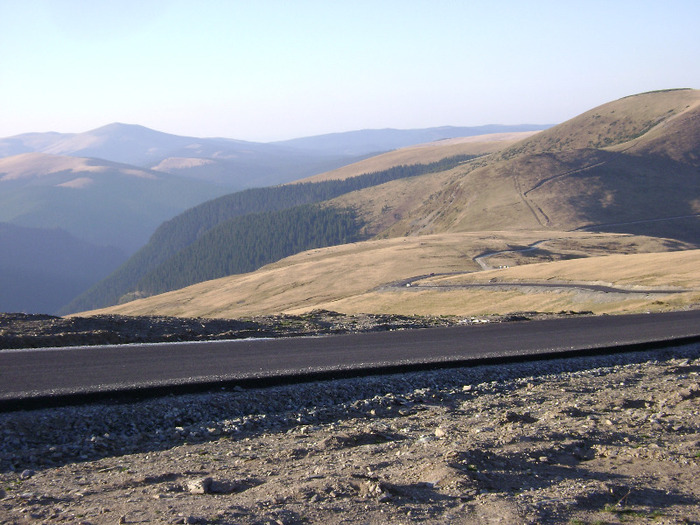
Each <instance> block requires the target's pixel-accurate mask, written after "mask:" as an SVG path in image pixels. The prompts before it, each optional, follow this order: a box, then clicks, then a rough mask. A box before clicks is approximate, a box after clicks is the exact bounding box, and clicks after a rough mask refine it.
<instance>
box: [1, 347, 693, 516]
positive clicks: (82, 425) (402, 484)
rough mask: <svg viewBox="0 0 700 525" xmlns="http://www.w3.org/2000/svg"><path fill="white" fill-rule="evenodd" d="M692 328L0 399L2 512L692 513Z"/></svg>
mask: <svg viewBox="0 0 700 525" xmlns="http://www.w3.org/2000/svg"><path fill="white" fill-rule="evenodd" d="M699 379H700V345H697V344H696V345H689V346H685V347H680V348H673V349H666V350H656V351H650V352H640V353H635V354H626V355H616V356H603V357H600V356H599V357H588V358H576V359H568V360H553V361H544V362H536V363H526V364H511V365H501V366H495V365H494V366H481V367H474V368H462V369H453V370H441V371H434V372H421V373H410V374H401V375H391V376H381V377H370V378H362V379H352V380H338V381H330V382H323V383H310V384H306V385H292V386H284V387H275V388H268V389H256V390H238V391H233V392H218V393H215V394H199V395H190V396H179V397H175V396H172V397H167V398H161V399H153V400H149V401H143V402H140V403H129V404H115V405H108V404H96V405H91V406H83V407H72V408H56V409H51V410H38V411H32V412H17V413H10V414H0V436H2V445H1V446H0V522H2V523H11V524H14V523H18V524H19V523H82V524H89V523H93V524H102V523H105V524H118V523H218V524H234V523H240V524H294V523H326V524H335V523H389V522H391V523H396V524H401V523H474V524H476V523H480V524H481V523H504V524H517V523H532V524H534V523H556V524H559V523H561V524H570V525H573V524H577V525H582V524H594V523H597V524H603V523H655V524H658V523H666V524H671V523H674V524H680V523H686V524H687V523H700V483H698V479H700V434H699V433H698V429H699V427H700V386H699V383H700V381H699Z"/></svg>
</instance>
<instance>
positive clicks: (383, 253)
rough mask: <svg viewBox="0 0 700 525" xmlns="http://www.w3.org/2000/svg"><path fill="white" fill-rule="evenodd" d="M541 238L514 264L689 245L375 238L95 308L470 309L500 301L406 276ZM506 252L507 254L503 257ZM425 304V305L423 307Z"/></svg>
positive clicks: (464, 267)
mask: <svg viewBox="0 0 700 525" xmlns="http://www.w3.org/2000/svg"><path fill="white" fill-rule="evenodd" d="M543 240H544V241H546V244H544V245H543V246H540V248H541V249H540V250H539V251H533V252H531V253H530V254H529V256H527V255H526V253H527V252H514V253H512V254H511V257H512V258H511V259H509V260H510V262H511V263H512V262H515V261H519V262H520V263H521V264H522V263H532V262H539V261H543V260H544V261H552V260H555V261H556V260H562V259H566V258H569V257H575V258H578V257H583V256H585V255H586V254H589V255H599V254H602V253H610V252H621V253H631V254H638V253H648V252H658V251H663V250H667V249H678V248H687V247H688V246H687V245H679V244H677V243H675V242H672V241H667V240H661V239H655V238H649V237H638V236H631V235H615V234H592V233H582V232H571V233H561V232H559V233H552V232H542V231H528V232H524V231H523V232H516V233H510V232H482V233H457V234H439V235H429V236H421V237H408V238H400V239H387V240H374V241H366V242H360V243H354V244H346V245H342V246H334V247H329V248H323V249H317V250H311V251H307V252H303V253H300V254H297V255H294V256H292V257H288V258H286V259H283V260H281V261H279V262H277V263H274V264H270V265H267V266H265V267H263V268H261V269H260V270H257V271H255V272H253V273H247V274H243V275H234V276H230V277H224V278H222V279H217V280H213V281H207V282H203V283H199V284H196V285H193V286H190V287H188V288H183V289H180V290H175V291H172V292H168V293H165V294H161V295H157V296H153V297H149V298H145V299H140V300H137V301H133V302H130V303H126V304H123V305H119V306H116V307H111V308H108V309H105V310H98V311H95V312H92V313H122V314H127V315H154V314H156V313H158V314H160V315H175V316H184V317H192V316H202V317H222V318H226V317H241V316H246V315H254V314H264V313H278V312H289V313H291V312H295V313H299V312H304V311H309V310H312V309H314V308H326V309H330V310H337V311H343V312H354V313H357V312H366V313H367V312H369V313H372V312H382V311H383V312H390V313H411V312H413V313H428V312H429V311H430V310H434V312H433V313H436V314H454V315H467V314H470V315H471V314H473V313H476V312H477V310H479V309H482V310H483V309H484V308H486V310H488V309H491V310H493V309H498V308H500V306H499V305H498V303H496V302H488V301H487V302H486V303H483V302H482V303H481V304H480V305H477V304H474V305H471V304H470V303H471V301H470V300H469V297H470V295H469V294H468V293H467V292H465V291H457V292H450V293H448V292H434V291H433V292H425V294H423V295H416V292H414V288H412V287H411V289H410V290H409V289H408V288H407V287H406V285H405V282H404V281H405V280H406V279H411V278H414V277H416V276H421V275H422V276H425V277H428V276H429V275H430V274H441V273H450V274H451V273H458V274H460V275H462V274H464V273H468V272H478V271H479V270H480V269H481V267H480V265H479V264H478V262H477V261H475V258H476V257H478V256H479V255H482V254H484V253H487V252H495V251H500V250H509V249H518V250H519V249H522V248H526V247H528V246H529V245H531V244H533V243H535V242H538V241H543ZM681 253H685V252H681ZM689 253H690V252H689ZM696 256H697V255H696ZM503 257H505V255H501V258H503ZM596 259H597V258H595V257H592V258H589V259H585V260H586V261H595V260H596ZM503 260H505V259H502V261H503ZM551 264H558V263H557V262H553V263H551ZM528 267H529V266H528ZM665 269H666V270H668V267H665ZM415 290H418V289H417V288H416V289H415ZM421 293H422V292H421ZM405 294H409V295H408V296H406V295H405ZM409 299H410V300H409ZM422 302H424V303H425V304H424V305H423V306H420V304H419V303H422ZM523 304H524V303H521V304H520V308H519V309H521V310H523V309H525V310H533V309H539V308H535V305H534V304H533V307H532V308H527V307H525V308H522V306H523ZM559 309H563V308H559ZM567 309H568V308H567ZM574 309H578V308H574ZM544 310H546V309H544ZM557 311H558V310H557ZM484 312H485V310H484ZM484 312H481V313H484Z"/></svg>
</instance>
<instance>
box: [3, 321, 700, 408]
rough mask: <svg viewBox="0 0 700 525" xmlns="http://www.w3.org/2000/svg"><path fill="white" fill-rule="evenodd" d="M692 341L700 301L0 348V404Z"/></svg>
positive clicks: (696, 337) (699, 331)
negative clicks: (248, 335)
mask: <svg viewBox="0 0 700 525" xmlns="http://www.w3.org/2000/svg"><path fill="white" fill-rule="evenodd" d="M669 341H672V342H675V343H679V342H689V341H700V310H694V311H684V312H673V313H664V314H639V315H627V316H598V317H573V318H562V319H552V320H546V321H528V322H510V323H500V324H490V325H489V324H486V325H479V326H461V327H454V328H440V329H420V330H404V331H395V332H374V333H367V334H353V335H337V336H323V337H298V338H285V339H258V340H238V341H215V342H198V343H174V344H173V343H160V344H147V345H121V346H119V345H116V346H99V347H72V348H48V349H26V350H5V351H0V410H5V411H7V410H18V409H23V408H37V407H43V406H52V405H57V404H65V403H75V402H87V401H91V400H95V399H99V398H103V397H108V396H113V395H116V394H119V395H137V394H138V395H142V394H143V395H162V394H166V393H179V392H186V391H197V390H204V389H210V388H214V387H232V386H261V385H266V384H274V383H280V382H291V381H305V380H310V379H323V378H334V377H348V376H357V375H366V374H373V373H384V372H389V371H393V372H396V371H404V370H413V369H425V368H433V367H438V366H439V367H444V366H465V365H474V364H478V363H481V362H485V361H488V362H494V361H496V362H498V361H501V360H503V361H508V360H514V359H518V360H521V359H530V358H532V357H533V356H534V357H535V358H537V357H539V358H541V357H543V356H549V355H560V354H561V355H571V353H572V352H573V353H577V352H579V353H580V352H592V351H601V350H602V349H609V348H617V349H620V348H629V347H634V348H640V347H642V348H643V347H646V346H649V345H659V344H668V342H669Z"/></svg>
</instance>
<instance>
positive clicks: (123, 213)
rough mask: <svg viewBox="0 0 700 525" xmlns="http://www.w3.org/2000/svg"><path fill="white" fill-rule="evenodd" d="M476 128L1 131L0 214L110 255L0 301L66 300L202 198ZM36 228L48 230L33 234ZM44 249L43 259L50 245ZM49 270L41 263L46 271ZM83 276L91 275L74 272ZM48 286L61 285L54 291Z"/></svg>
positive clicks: (27, 306) (9, 248)
mask: <svg viewBox="0 0 700 525" xmlns="http://www.w3.org/2000/svg"><path fill="white" fill-rule="evenodd" d="M531 127H534V128H537V127H538V126H531ZM543 127H545V126H539V128H543ZM511 128H512V127H509V126H502V127H497V129H501V130H510V129H511ZM518 129H519V128H518ZM477 132H478V129H476V128H445V129H443V128H440V129H439V130H434V129H428V130H382V131H380V132H375V130H366V131H363V132H353V133H347V134H338V135H333V137H332V142H333V144H335V145H336V146H337V150H334V149H333V148H332V147H329V139H328V138H327V137H325V136H322V137H318V138H313V137H310V138H307V139H303V140H302V141H301V142H300V143H299V145H298V146H297V145H296V143H295V141H289V143H286V142H279V143H271V144H264V143H254V142H246V141H240V140H233V139H225V138H195V137H182V136H177V135H171V134H167V133H161V132H158V131H154V130H151V129H148V128H145V127H143V126H137V125H130V124H120V123H114V124H109V125H107V126H104V127H101V128H98V129H95V130H91V131H88V132H84V133H76V134H65V133H55V132H49V133H27V134H22V135H17V136H14V137H8V138H4V139H0V223H6V224H7V225H8V227H9V225H14V226H21V227H24V228H28V229H29V230H26V231H28V232H29V231H31V232H33V233H32V237H33V238H36V239H39V238H46V235H49V236H50V235H51V233H52V232H54V233H55V232H56V231H59V230H60V231H61V232H62V235H63V234H65V235H69V236H71V237H72V238H73V240H74V241H76V242H83V243H88V244H89V245H91V246H93V250H94V251H95V252H96V253H98V252H101V251H102V250H103V249H107V250H108V251H109V253H110V254H111V256H110V258H109V259H104V258H97V259H94V260H93V262H94V264H96V265H98V267H96V268H95V269H94V272H87V273H85V272H83V275H82V276H76V277H78V278H77V280H74V282H75V283H82V284H81V285H80V286H82V287H83V289H79V288H80V286H77V285H76V286H72V287H64V286H62V285H61V282H63V281H67V280H70V279H69V278H68V277H67V276H65V275H62V276H61V277H59V276H58V275H54V278H55V279H58V280H59V281H61V282H57V283H56V285H55V286H54V285H51V286H48V285H47V286H45V287H44V290H45V293H44V295H45V296H52V299H51V300H49V301H48V303H47V302H46V301H44V299H43V298H42V299H41V300H39V298H38V294H36V293H35V292H34V291H30V290H33V289H34V287H33V285H31V283H30V281H31V279H29V277H27V278H26V279H15V281H14V282H15V283H16V286H14V287H13V290H14V291H13V293H12V297H13V298H16V299H18V302H14V303H7V302H3V301H1V300H0V310H7V309H12V308H14V307H12V306H11V304H22V305H24V306H23V308H22V309H24V310H28V311H45V304H59V303H62V304H65V303H68V302H69V301H70V300H71V299H72V298H73V297H74V296H75V295H78V292H82V291H84V289H85V288H87V287H88V286H89V285H90V284H94V281H95V280H97V279H99V277H103V276H104V275H106V274H107V273H109V271H111V270H113V269H114V268H115V267H116V266H118V264H119V263H121V262H123V261H124V260H125V259H126V258H127V257H128V256H130V255H132V254H133V253H134V252H135V251H136V250H138V249H139V248H140V247H141V246H143V245H144V244H145V243H146V242H147V241H148V239H149V237H150V235H151V234H152V233H153V232H154V231H155V230H156V228H157V227H158V226H159V225H160V224H161V223H162V222H163V221H166V220H168V219H170V218H172V217H173V216H175V215H177V214H178V213H180V212H182V211H183V210H185V209H187V208H190V207H192V206H195V205H197V204H199V203H202V202H205V201H207V200H209V199H211V198H214V197H218V196H222V195H225V194H228V193H230V192H232V191H236V190H240V189H243V188H254V187H264V186H269V185H275V184H280V183H285V182H291V181H294V180H297V179H299V178H303V177H307V176H311V175H315V174H318V173H321V172H324V171H326V170H328V169H329V168H335V167H339V166H344V165H346V164H348V163H352V162H353V161H356V160H358V159H359V158H362V157H363V156H366V155H367V154H368V153H369V152H370V151H372V152H373V151H386V150H388V149H392V148H393V147H394V145H395V144H397V143H399V144H410V143H412V142H413V141H416V140H418V141H420V140H422V139H423V138H424V137H428V136H435V134H436V133H437V134H438V135H439V136H441V137H442V136H451V135H454V134H472V135H473V134H474V133H477ZM362 137H369V138H367V139H362ZM316 142H318V144H319V145H318V146H315V145H314V144H315V143H316ZM360 143H362V144H363V146H358V144H360ZM348 151H350V152H351V153H347V152H348ZM40 229H46V230H47V232H44V234H43V236H42V235H39V236H37V235H34V234H36V233H37V230H40ZM10 239H14V237H9V236H4V237H2V238H0V241H2V242H0V250H2V251H4V252H6V253H12V252H13V250H14V246H13V245H12V242H11V241H10ZM36 246H37V250H39V251H38V252H37V254H39V253H41V247H42V246H45V250H49V249H50V250H54V251H55V250H57V249H58V250H60V246H62V245H61V244H60V243H59V244H58V245H50V243H44V242H39V241H37V243H36ZM65 246H66V253H63V254H62V256H63V257H64V258H67V259H70V257H71V254H70V253H69V252H70V250H71V249H72V247H73V246H74V244H73V243H72V242H67V243H65ZM68 247H71V248H70V249H69V248H68ZM46 255H47V256H46V257H44V258H45V259H46V260H47V261H50V260H51V257H52V256H53V255H55V254H54V253H51V254H48V253H47V254H46ZM98 260H99V262H98ZM13 264H14V263H13ZM8 275H10V271H9V270H7V269H6V270H5V276H8ZM26 275H27V276H28V275H29V274H28V273H27V274H26ZM33 275H34V274H33ZM52 275H53V274H52V273H51V272H46V278H47V279H49V278H52V277H51V276H52ZM87 276H90V278H91V279H93V281H92V282H89V281H90V279H87V280H86V279H84V278H83V277H87ZM97 276H99V277H97ZM7 289H9V288H6V290H7ZM23 289H24V290H27V292H26V294H23V293H22V291H21V290H23ZM50 290H62V291H61V293H59V294H58V295H56V296H55V297H53V296H54V295H55V294H53V293H52V292H50ZM68 290H72V291H71V292H68ZM57 293H58V292H57ZM8 295H9V294H5V297H7V296H8ZM24 295H26V297H25V296H24ZM32 298H35V301H34V303H33V302H32V301H33V299H32ZM44 298H46V297H44ZM32 304H35V306H34V307H33V306H32ZM52 311H53V310H52Z"/></svg>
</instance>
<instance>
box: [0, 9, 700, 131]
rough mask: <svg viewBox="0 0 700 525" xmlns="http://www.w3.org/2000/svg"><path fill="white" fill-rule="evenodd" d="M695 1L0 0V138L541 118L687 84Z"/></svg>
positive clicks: (691, 83) (698, 37) (555, 119)
mask: <svg viewBox="0 0 700 525" xmlns="http://www.w3.org/2000/svg"><path fill="white" fill-rule="evenodd" d="M699 20H700V1H698V0H665V1H663V2H660V1H657V0H634V1H627V0H617V1H616V0H603V1H598V0H588V1H578V0H566V1H562V0H556V1H538V0H530V1H526V0H520V1H515V0H514V1H499V0H486V1H476V0H475V1H469V0H461V1H460V0H401V1H394V0H371V1H365V0H346V1H342V0H318V1H316V0H284V1H283V0H189V1H184V0H182V1H180V0H119V1H114V0H0V108H2V111H1V113H0V137H7V136H12V135H16V134H20V133H26V132H35V131H36V132H45V131H58V132H63V133H78V132H82V131H88V130H91V129H94V128H97V127H100V126H103V125H106V124H109V123H111V122H123V123H129V124H140V125H143V126H147V127H149V128H153V129H156V130H158V131H164V132H168V133H174V134H178V135H187V136H195V137H228V138H235V139H240V140H251V141H259V142H269V141H275V140H283V139H289V138H296V137H303V136H311V135H319V134H324V133H333V132H342V131H350V130H357V129H372V128H398V129H410V128H426V127H433V126H478V125H484V124H524V123H528V124H555V123H559V122H563V121H565V120H567V119H569V118H572V117H574V116H576V115H578V114H580V113H582V112H584V111H586V110H588V109H591V108H593V107H595V106H598V105H600V104H603V103H605V102H609V101H611V100H615V99H618V98H620V97H623V96H627V95H631V94H635V93H640V92H645V91H652V90H657V89H667V88H677V87H691V88H700V31H699V30H698V27H699V26H698V21H699Z"/></svg>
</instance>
